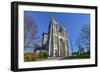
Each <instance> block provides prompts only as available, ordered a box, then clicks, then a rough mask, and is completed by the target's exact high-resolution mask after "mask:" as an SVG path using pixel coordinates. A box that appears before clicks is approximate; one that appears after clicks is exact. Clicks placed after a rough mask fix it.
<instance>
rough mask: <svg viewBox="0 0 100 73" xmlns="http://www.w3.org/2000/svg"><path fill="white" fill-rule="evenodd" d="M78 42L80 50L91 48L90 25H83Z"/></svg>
mask: <svg viewBox="0 0 100 73" xmlns="http://www.w3.org/2000/svg"><path fill="white" fill-rule="evenodd" d="M76 42H77V46H78V48H79V52H81V53H82V52H84V51H85V50H87V51H89V50H90V25H85V26H83V27H82V29H81V32H80V35H79V37H78V39H77V41H76Z"/></svg>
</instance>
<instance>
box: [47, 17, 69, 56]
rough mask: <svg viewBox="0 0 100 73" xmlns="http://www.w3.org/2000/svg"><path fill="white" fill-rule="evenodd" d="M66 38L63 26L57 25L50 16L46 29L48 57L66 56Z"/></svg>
mask: <svg viewBox="0 0 100 73" xmlns="http://www.w3.org/2000/svg"><path fill="white" fill-rule="evenodd" d="M68 48H69V47H68V40H67V36H66V30H65V28H64V27H63V26H62V27H59V25H58V23H57V21H56V20H55V19H54V18H52V19H51V21H50V23H49V31H48V55H49V57H59V56H68V53H69V51H68Z"/></svg>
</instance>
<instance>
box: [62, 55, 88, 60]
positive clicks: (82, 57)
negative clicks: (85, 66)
mask: <svg viewBox="0 0 100 73" xmlns="http://www.w3.org/2000/svg"><path fill="white" fill-rule="evenodd" d="M87 58H90V55H89V54H86V55H78V56H68V57H64V58H62V59H61V60H67V59H87Z"/></svg>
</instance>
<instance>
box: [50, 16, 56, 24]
mask: <svg viewBox="0 0 100 73" xmlns="http://www.w3.org/2000/svg"><path fill="white" fill-rule="evenodd" d="M51 22H52V23H54V24H57V21H56V20H55V18H54V16H52V18H51Z"/></svg>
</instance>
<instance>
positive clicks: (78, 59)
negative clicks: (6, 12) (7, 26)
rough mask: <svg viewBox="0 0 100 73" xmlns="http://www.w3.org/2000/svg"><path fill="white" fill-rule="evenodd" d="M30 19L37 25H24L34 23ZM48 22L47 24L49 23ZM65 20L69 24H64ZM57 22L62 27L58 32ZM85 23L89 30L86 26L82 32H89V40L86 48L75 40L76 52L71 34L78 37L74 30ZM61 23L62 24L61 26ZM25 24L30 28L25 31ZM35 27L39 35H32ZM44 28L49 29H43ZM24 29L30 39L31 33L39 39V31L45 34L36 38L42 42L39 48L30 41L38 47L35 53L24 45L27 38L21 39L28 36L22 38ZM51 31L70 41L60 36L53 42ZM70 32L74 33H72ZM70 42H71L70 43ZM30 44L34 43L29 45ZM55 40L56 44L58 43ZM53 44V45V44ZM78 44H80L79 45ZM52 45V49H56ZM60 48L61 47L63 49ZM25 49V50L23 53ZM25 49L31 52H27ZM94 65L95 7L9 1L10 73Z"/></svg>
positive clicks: (95, 38) (95, 39)
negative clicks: (65, 28) (76, 44)
mask: <svg viewBox="0 0 100 73" xmlns="http://www.w3.org/2000/svg"><path fill="white" fill-rule="evenodd" d="M28 15H29V16H30V18H28V19H27V16H28ZM31 17H32V20H33V17H34V19H35V20H36V19H37V21H36V23H37V25H34V26H33V25H30V24H28V23H32V24H33V23H34V22H33V21H31ZM76 18H77V19H78V21H79V22H78V21H77V19H76ZM29 19H30V20H29ZM50 19H51V21H50V22H49V20H50ZM65 19H66V20H65ZM81 19H82V20H81ZM47 21H48V22H47ZM67 21H68V23H69V24H70V25H67ZM46 22H47V23H48V24H51V25H50V26H49V25H48V24H46ZM59 22H60V23H61V24H62V25H59V26H63V28H60V27H59V29H58V25H57V24H59ZM71 22H74V23H75V25H74V24H73V23H72V24H71ZM85 22H86V25H89V28H87V27H86V28H85V29H84V30H86V32H88V33H89V36H88V37H89V39H88V40H89V41H88V40H85V41H88V42H89V45H85V46H83V44H84V43H85V42H80V41H79V39H80V38H78V41H77V42H79V43H78V50H77V49H75V47H76V46H75V43H76V42H75V40H76V38H75V37H76V36H75V35H77V34H79V32H78V31H80V32H81V29H80V30H79V28H82V26H81V25H84V24H85ZM40 23H41V24H40ZM63 23H64V24H65V25H63ZM83 23H84V24H83ZM27 24H28V25H27ZM34 24H35V23H34ZM29 25H30V26H31V27H32V29H31V27H30V28H29V29H27V28H28V27H29ZM37 26H38V27H39V29H38V31H39V33H36V32H37ZM48 26H49V28H47V27H48ZM54 26H55V27H54ZM66 26H67V27H68V28H67V30H66V31H67V32H66V31H65V32H66V33H64V27H66ZM75 26H76V27H75ZM56 28H57V29H56ZM77 29H78V30H77ZM87 29H89V30H87ZM27 30H29V31H30V30H32V33H31V34H30V35H29V36H32V38H33V37H34V35H35V34H38V35H39V36H40V35H41V32H42V33H43V32H44V31H45V30H46V32H47V34H46V33H43V36H42V37H43V39H40V38H39V39H40V40H42V46H40V45H39V44H41V41H39V43H38V44H36V43H37V42H34V41H35V40H34V39H33V40H34V41H33V40H31V44H32V45H34V47H37V46H38V48H40V49H38V50H37V48H36V50H35V48H33V47H31V48H33V49H34V50H33V49H31V48H30V44H29V45H28V46H27V43H28V41H29V39H30V37H29V38H28V40H27V39H25V37H26V36H27V35H28V34H27V35H25V34H26V31H27ZM54 30H55V31H57V32H56V33H58V34H59V35H57V37H58V38H59V37H61V36H60V34H61V33H63V36H64V35H65V34H66V35H68V36H69V37H70V39H69V37H66V35H65V37H61V38H60V39H58V40H57V42H56V41H54V40H55V39H56V38H54V37H53V36H52V35H54V32H55V31H54ZM76 30H77V31H76ZM34 31H35V32H34ZM40 31H41V32H40ZM51 31H52V32H51ZM71 31H74V32H73V33H72V32H71ZM33 32H34V34H33ZM91 32H92V33H91ZM82 33H83V32H82ZM72 34H73V35H72ZM61 35H62V34H61ZM73 36H74V37H73ZM77 36H78V35H77ZM84 36H85V35H84ZM40 37H41V36H40ZM53 38H54V39H53ZM63 38H64V39H67V42H66V41H64V40H62V39H63ZM39 39H38V40H39ZM73 39H75V40H74V41H73ZM86 39H87V38H86ZM38 40H36V41H38ZM50 40H52V41H50ZM82 40H83V39H82ZM90 40H91V41H90ZM32 41H33V43H34V44H33V43H32ZM45 41H46V42H45ZM59 41H60V43H58V42H59ZM69 41H70V42H69ZM48 42H49V43H48ZM50 42H52V43H50ZM53 42H56V44H55V43H53ZM44 43H46V44H48V45H46V46H44V45H43V44H44ZM57 43H58V44H59V46H60V48H59V49H60V50H59V49H58V48H57V46H55V45H57ZM66 43H68V45H69V46H70V47H69V46H68V45H66ZM80 43H82V44H81V45H79V44H80ZM63 44H65V45H63ZM72 44H73V48H72ZM51 46H52V48H54V49H53V51H50V50H51V49H49V48H51ZM54 46H55V47H56V49H55V47H54ZM63 46H65V49H64V47H63ZM86 46H88V47H89V48H88V49H89V50H87V49H86V51H85V48H86ZM26 47H27V48H28V50H25V49H26ZM41 47H42V48H41ZM43 47H45V48H44V49H45V50H44V49H43ZM66 47H67V48H66ZM68 47H69V48H68ZM80 47H81V48H80ZM84 47H85V48H84ZM29 48H30V49H31V50H29ZM46 48H47V49H46ZM61 48H62V49H63V50H62V49H61ZM70 48H71V49H70ZM66 49H67V50H66ZM82 49H83V50H82ZM73 50H74V51H73ZM30 51H31V54H30ZM45 51H46V52H45ZM69 51H70V52H69ZM27 52H28V53H27ZM41 52H42V53H41ZM37 53H38V54H37ZM42 55H43V56H42ZM44 55H45V56H44ZM34 57H35V59H34ZM31 58H32V59H31ZM33 59H34V60H33ZM51 59H52V60H51ZM53 59H54V60H53ZM63 59H64V60H63ZM67 59H68V60H67ZM49 60H50V61H49ZM96 66H97V6H85V5H69V4H51V3H35V2H17V1H14V2H11V71H15V72H16V71H35V70H50V69H66V68H81V67H96Z"/></svg>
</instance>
